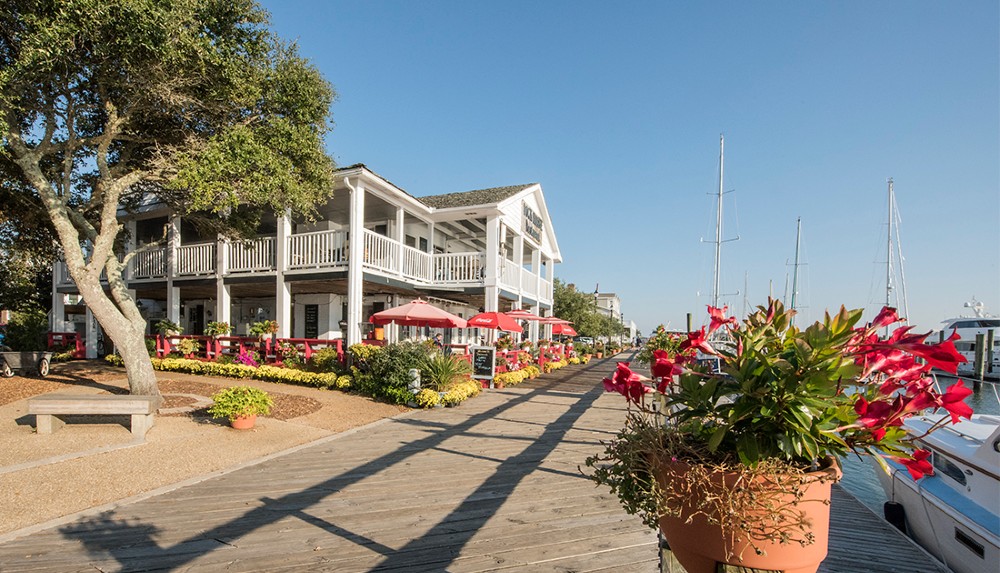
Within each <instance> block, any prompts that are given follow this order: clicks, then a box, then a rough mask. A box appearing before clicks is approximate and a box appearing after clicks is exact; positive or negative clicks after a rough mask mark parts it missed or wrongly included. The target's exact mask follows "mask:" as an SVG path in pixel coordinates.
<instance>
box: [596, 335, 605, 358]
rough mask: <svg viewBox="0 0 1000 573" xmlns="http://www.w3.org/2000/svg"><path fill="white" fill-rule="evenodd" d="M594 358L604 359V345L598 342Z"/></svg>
mask: <svg viewBox="0 0 1000 573" xmlns="http://www.w3.org/2000/svg"><path fill="white" fill-rule="evenodd" d="M594 356H595V357H596V358H597V359H598V360H600V359H601V358H604V343H603V342H601V341H600V340H598V341H597V342H595V343H594Z"/></svg>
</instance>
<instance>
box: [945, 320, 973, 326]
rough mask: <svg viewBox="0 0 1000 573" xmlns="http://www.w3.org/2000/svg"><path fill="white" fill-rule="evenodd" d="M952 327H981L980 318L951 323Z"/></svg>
mask: <svg viewBox="0 0 1000 573" xmlns="http://www.w3.org/2000/svg"><path fill="white" fill-rule="evenodd" d="M951 327H952V328H979V321H978V320H963V321H960V322H956V323H955V324H953V325H951Z"/></svg>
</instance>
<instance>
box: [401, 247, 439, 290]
mask: <svg viewBox="0 0 1000 573" xmlns="http://www.w3.org/2000/svg"><path fill="white" fill-rule="evenodd" d="M431 261H432V259H431V256H430V255H429V254H427V253H425V252H423V251H421V250H418V249H414V248H413V247H408V246H406V245H403V276H404V277H406V278H408V279H413V280H415V281H419V282H424V283H427V282H431Z"/></svg>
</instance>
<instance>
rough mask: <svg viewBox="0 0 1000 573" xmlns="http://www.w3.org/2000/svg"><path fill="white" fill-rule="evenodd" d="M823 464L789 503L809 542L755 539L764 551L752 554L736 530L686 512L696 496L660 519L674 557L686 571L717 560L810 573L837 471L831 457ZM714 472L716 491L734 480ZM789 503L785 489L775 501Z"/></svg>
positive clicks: (709, 571)
mask: <svg viewBox="0 0 1000 573" xmlns="http://www.w3.org/2000/svg"><path fill="white" fill-rule="evenodd" d="M828 463H829V465H828V466H827V467H826V468H825V469H821V470H819V471H815V472H810V473H808V474H806V475H807V476H808V477H807V478H806V479H805V483H803V484H802V486H801V498H800V500H799V501H798V502H797V504H796V505H795V509H796V510H797V511H800V512H802V515H803V517H804V519H805V520H807V522H808V523H809V524H810V526H811V532H812V535H813V536H814V541H813V543H811V544H809V545H805V546H803V545H802V544H800V543H797V542H791V543H785V544H781V543H779V542H777V541H756V545H757V547H758V548H760V549H762V550H763V551H764V552H765V554H764V555H758V554H757V553H756V551H754V548H753V545H751V544H750V542H749V541H747V540H746V539H737V537H739V535H738V533H737V532H735V531H732V530H725V529H723V528H722V526H720V525H717V524H711V523H708V519H707V518H706V516H705V515H702V514H698V515H692V514H693V513H694V508H695V507H696V506H697V504H698V500H691V501H688V502H687V503H685V506H684V507H683V508H682V509H681V516H680V517H662V518H660V530H661V531H662V532H663V535H664V537H665V538H666V540H667V543H668V544H669V545H670V550H671V551H672V552H673V554H674V556H675V557H676V558H677V561H678V562H680V564H681V565H682V566H683V567H684V569H685V570H686V571H687V572H688V573H715V571H716V564H717V563H724V564H728V565H736V566H739V567H748V568H752V569H764V570H771V571H782V572H784V573H816V570H817V569H819V565H820V563H822V562H823V559H825V558H826V553H827V546H828V542H829V536H830V488H831V486H832V485H833V484H834V482H836V481H838V480H840V477H841V476H842V475H843V474H842V473H841V471H840V467H839V465H838V464H837V463H836V461H835V460H833V459H832V458H830V459H829V460H828ZM686 467H687V465H686V464H683V463H679V462H675V463H671V464H668V465H667V466H666V467H665V468H663V469H662V470H661V471H660V472H658V475H657V476H656V478H657V481H659V482H660V483H661V484H664V485H667V484H669V483H670V481H671V480H673V479H678V478H677V477H676V476H678V475H683V473H684V472H686ZM717 476H718V479H715V476H713V479H711V480H710V482H711V485H710V486H709V487H717V488H720V489H721V488H725V487H731V486H732V485H733V484H734V482H735V476H734V475H733V474H717ZM794 502H795V495H794V494H791V493H790V494H787V495H782V496H780V497H779V498H778V499H776V501H775V503H776V504H782V505H783V504H792V503H794ZM689 519H690V522H688V520H689ZM794 533H795V534H796V538H801V537H800V536H801V535H802V533H801V532H800V531H798V530H794ZM742 537H744V538H745V537H746V536H745V535H743V536H742Z"/></svg>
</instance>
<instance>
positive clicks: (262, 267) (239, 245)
mask: <svg viewBox="0 0 1000 573" xmlns="http://www.w3.org/2000/svg"><path fill="white" fill-rule="evenodd" d="M276 244H277V241H276V240H275V238H274V237H261V238H259V239H254V240H252V241H239V242H236V243H229V269H228V270H229V272H231V273H248V272H254V271H273V270H275V268H276V267H275V252H276V250H275V246H276Z"/></svg>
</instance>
